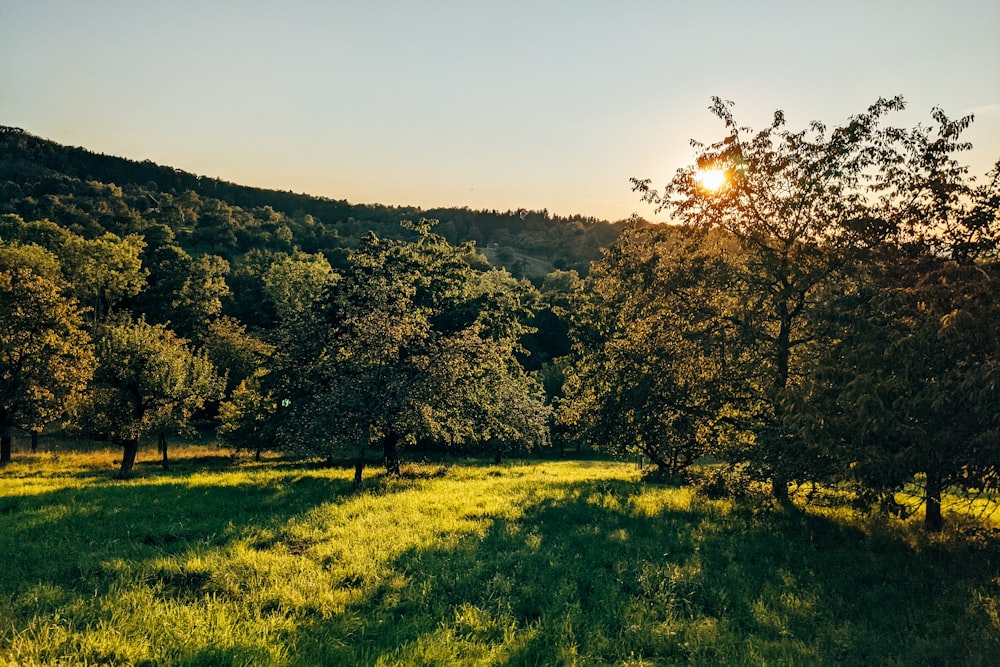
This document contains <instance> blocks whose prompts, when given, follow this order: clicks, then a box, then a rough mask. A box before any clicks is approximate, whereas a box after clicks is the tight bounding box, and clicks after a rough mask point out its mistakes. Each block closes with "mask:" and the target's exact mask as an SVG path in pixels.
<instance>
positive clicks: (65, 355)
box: [0, 241, 94, 463]
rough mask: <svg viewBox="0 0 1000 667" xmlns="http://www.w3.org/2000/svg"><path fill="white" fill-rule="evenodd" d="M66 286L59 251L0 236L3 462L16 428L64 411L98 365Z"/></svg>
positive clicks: (0, 452) (30, 426) (40, 424)
mask: <svg viewBox="0 0 1000 667" xmlns="http://www.w3.org/2000/svg"><path fill="white" fill-rule="evenodd" d="M65 287H66V286H65V284H64V283H63V282H62V279H61V275H60V272H59V263H58V260H57V259H56V258H55V256H54V255H52V254H51V253H49V252H48V251H46V250H44V249H42V248H40V247H39V246H36V245H26V246H21V245H16V244H5V243H3V242H2V241H0V312H2V313H3V316H2V317H0V463H6V462H7V461H10V458H11V429H12V428H14V427H20V428H23V429H26V430H30V431H32V433H36V432H37V431H39V430H40V429H41V428H42V427H43V426H44V425H45V424H47V423H49V422H51V421H52V420H53V419H56V418H57V417H59V416H60V415H61V414H64V413H65V412H66V411H67V409H68V408H70V407H71V406H72V404H73V403H74V401H75V399H76V398H77V397H78V396H79V394H80V392H82V391H83V389H84V388H85V387H86V384H87V381H88V380H89V379H90V375H91V373H92V372H93V369H94V356H93V352H92V349H91V346H90V338H89V336H88V335H87V333H86V331H84V329H83V312H82V310H81V309H80V308H79V307H78V306H77V304H76V301H75V300H74V299H72V298H71V297H67V296H65V295H64V290H65Z"/></svg>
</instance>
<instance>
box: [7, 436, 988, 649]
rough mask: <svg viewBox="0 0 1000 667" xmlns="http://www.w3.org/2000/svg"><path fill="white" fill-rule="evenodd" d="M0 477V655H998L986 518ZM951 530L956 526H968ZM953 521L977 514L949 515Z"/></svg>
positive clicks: (149, 471)
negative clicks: (971, 526) (938, 524)
mask: <svg viewBox="0 0 1000 667" xmlns="http://www.w3.org/2000/svg"><path fill="white" fill-rule="evenodd" d="M114 455H115V452H113V451H108V452H93V453H90V454H62V455H60V456H59V457H58V458H54V457H52V456H51V455H48V454H44V455H37V456H21V457H19V460H18V461H15V463H13V464H11V465H10V466H8V467H6V468H4V469H0V664H4V663H6V664H11V665H33V664H67V665H87V664H116V665H117V664H121V665H128V664H135V665H456V664H457V665H508V664H512V665H673V664H678V665H687V664H700V665H718V664H723V665H725V664H731V665H767V664H772V665H796V664H801V665H822V664H832V665H833V664H836V665H839V664H852V665H853V664H859V665H864V664H871V665H915V664H942V665H947V664H953V665H989V664H995V660H996V656H997V655H1000V617H998V609H1000V545H998V539H997V537H996V526H995V525H993V524H990V523H988V522H987V523H979V524H977V532H976V534H975V536H974V538H973V537H970V536H969V535H968V534H955V533H952V534H946V535H944V536H941V537H935V538H923V537H921V536H920V533H919V531H918V530H916V529H915V528H913V527H911V526H910V524H908V523H900V522H898V521H893V522H887V521H886V520H884V519H880V520H878V521H871V520H869V519H867V518H865V517H862V516H859V515H857V514H854V513H852V512H851V511H849V510H846V509H843V508H839V507H837V508H834V507H829V506H827V507H823V508H817V509H812V508H809V507H796V508H778V507H774V506H771V505H769V504H767V503H761V502H750V501H748V502H746V503H745V504H741V503H735V502H733V501H708V500H705V499H702V498H700V497H698V496H696V495H695V494H693V493H692V492H691V491H690V490H689V489H686V488H680V487H674V486H663V485H653V484H644V483H642V482H641V481H640V479H639V475H638V472H637V471H636V470H635V468H634V467H633V466H629V465H624V464H614V463H605V462H581V461H560V462H554V461H547V462H540V461H533V462H515V463H509V464H504V465H501V466H493V465H487V464H485V463H478V462H472V461H467V462H453V463H444V464H438V463H434V464H417V465H414V464H411V465H409V466H406V467H405V468H404V476H403V478H402V479H395V480H387V479H385V478H383V477H382V476H381V474H379V473H378V472H377V471H370V472H369V473H368V475H367V476H366V478H365V480H364V482H363V484H362V485H361V487H360V488H355V487H353V486H352V484H351V483H350V480H351V476H352V471H350V470H341V469H325V468H320V467H316V466H311V465H309V464H308V463H300V462H289V461H283V460H278V459H272V460H270V461H265V462H263V463H259V464H254V463H250V462H242V463H241V462H235V461H233V460H231V458H230V457H228V456H227V455H224V454H220V453H219V450H217V449H210V448H183V449H178V450H177V451H176V452H175V453H174V457H175V461H176V462H175V466H174V467H173V468H172V469H171V470H169V471H165V472H164V471H160V470H158V469H156V468H155V467H154V466H153V465H151V464H145V465H140V467H139V473H140V475H139V477H138V478H137V479H134V480H132V481H128V482H120V481H115V480H114V479H113V478H112V475H113V461H112V458H113V457H114ZM958 523H960V524H961V522H958ZM961 525H963V526H965V527H966V528H968V525H967V524H961Z"/></svg>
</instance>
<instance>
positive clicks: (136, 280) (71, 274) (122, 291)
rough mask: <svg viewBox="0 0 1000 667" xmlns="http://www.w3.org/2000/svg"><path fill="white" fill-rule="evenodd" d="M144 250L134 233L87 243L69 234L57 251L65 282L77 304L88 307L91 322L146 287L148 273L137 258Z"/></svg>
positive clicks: (140, 239) (107, 313) (141, 242)
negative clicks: (71, 290) (76, 299)
mask: <svg viewBox="0 0 1000 667" xmlns="http://www.w3.org/2000/svg"><path fill="white" fill-rule="evenodd" d="M145 247H146V243H145V241H143V239H142V237H141V236H139V235H137V234H129V235H128V236H126V237H124V238H121V237H119V236H116V235H115V234H111V233H106V234H103V235H101V236H99V237H98V238H95V239H91V240H88V239H84V238H83V237H80V236H76V235H72V236H70V237H68V238H67V239H66V242H65V243H64V244H63V246H62V247H61V248H60V249H59V250H58V254H59V256H60V259H61V261H62V266H63V271H64V272H65V273H66V279H67V280H68V281H69V284H70V285H71V286H72V289H73V290H74V292H75V293H76V295H77V298H78V299H79V300H80V302H81V303H84V304H87V305H88V306H90V308H91V313H92V316H93V319H94V322H100V321H103V320H104V319H105V318H107V316H108V315H109V314H110V313H111V311H112V309H113V308H114V307H115V306H117V305H118V304H120V303H121V302H123V301H124V300H126V299H129V298H132V297H135V296H137V295H138V294H139V293H140V292H141V291H142V290H143V288H144V287H145V286H146V276H147V275H148V271H146V269H144V268H143V266H142V259H141V254H142V250H143V248H145Z"/></svg>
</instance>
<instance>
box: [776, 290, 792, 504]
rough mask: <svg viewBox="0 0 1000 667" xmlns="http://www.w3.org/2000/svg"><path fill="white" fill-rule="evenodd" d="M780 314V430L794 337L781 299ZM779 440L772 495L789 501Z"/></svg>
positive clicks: (786, 307) (777, 390) (777, 345)
mask: <svg viewBox="0 0 1000 667" xmlns="http://www.w3.org/2000/svg"><path fill="white" fill-rule="evenodd" d="M778 316H779V317H780V319H781V324H780V325H779V327H778V339H777V341H776V342H775V347H776V349H775V360H774V388H775V399H776V400H775V405H774V412H775V415H774V416H775V424H774V426H775V431H779V432H780V430H781V429H780V428H778V426H779V423H780V421H781V415H780V414H779V411H780V410H781V405H780V402H779V401H778V400H777V399H778V398H779V396H780V394H781V393H782V390H784V389H785V388H786V387H787V386H788V361H789V359H790V358H791V351H792V346H791V338H792V317H791V314H790V313H789V311H788V304H787V303H786V302H784V301H781V302H780V303H779V304H778ZM778 438H779V439H778V440H776V441H773V442H772V444H771V447H772V450H773V451H772V452H771V454H773V458H772V463H771V495H772V496H774V499H775V500H777V501H778V502H780V503H785V502H788V475H787V470H785V469H784V465H783V462H782V459H783V458H784V456H783V454H784V452H783V451H781V450H782V448H783V447H784V446H785V443H784V442H782V441H781V439H780V433H779V435H778Z"/></svg>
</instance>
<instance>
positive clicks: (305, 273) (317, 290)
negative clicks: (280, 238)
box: [263, 252, 339, 319]
mask: <svg viewBox="0 0 1000 667" xmlns="http://www.w3.org/2000/svg"><path fill="white" fill-rule="evenodd" d="M263 278H264V293H265V294H266V295H267V297H268V298H269V299H270V300H271V302H272V303H273V304H274V309H275V311H276V312H277V314H278V317H279V318H282V319H289V318H292V317H294V316H296V315H298V314H299V313H301V312H303V311H305V310H308V309H309V308H310V307H311V306H312V304H313V302H314V301H316V300H317V299H318V298H320V297H321V296H323V293H324V291H325V290H326V289H327V288H328V287H329V286H330V285H331V284H332V283H334V282H336V281H337V280H338V278H339V276H338V275H337V274H336V273H335V272H334V270H333V268H332V267H331V266H330V262H328V261H327V259H326V257H324V256H323V255H322V254H321V253H316V254H315V255H309V254H306V253H300V252H297V253H295V254H294V255H291V256H288V255H283V256H281V257H279V258H278V259H276V260H275V261H274V263H273V264H271V266H270V268H268V269H267V271H266V272H265V273H264V277H263Z"/></svg>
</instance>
